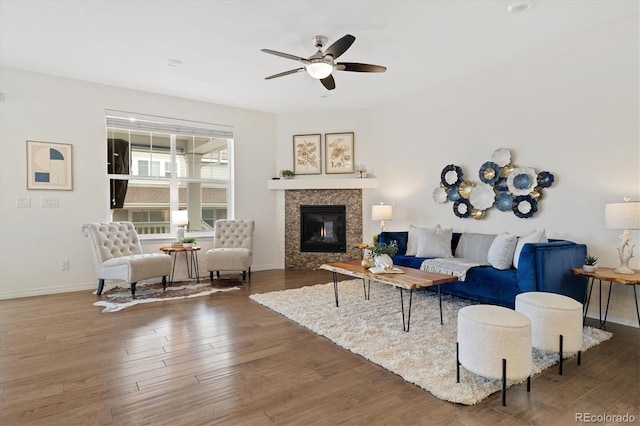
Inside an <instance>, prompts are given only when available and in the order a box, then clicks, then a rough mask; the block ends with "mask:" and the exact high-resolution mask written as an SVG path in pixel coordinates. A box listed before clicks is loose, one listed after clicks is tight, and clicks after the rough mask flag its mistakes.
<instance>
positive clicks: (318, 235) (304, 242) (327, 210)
mask: <svg viewBox="0 0 640 426" xmlns="http://www.w3.org/2000/svg"><path fill="white" fill-rule="evenodd" d="M346 216H347V215H346V207H345V206H344V205H329V206H316V205H301V206H300V251H301V252H321V253H346V252H347V221H346Z"/></svg>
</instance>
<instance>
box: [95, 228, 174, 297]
mask: <svg viewBox="0 0 640 426" xmlns="http://www.w3.org/2000/svg"><path fill="white" fill-rule="evenodd" d="M82 233H83V234H84V235H85V236H86V237H89V240H90V241H91V243H92V248H93V250H92V251H91V253H92V254H93V260H94V262H95V266H96V275H97V276H98V291H97V293H98V294H102V289H103V288H104V280H105V279H107V280H124V281H126V282H128V283H130V284H131V296H132V297H135V295H136V283H137V282H138V281H140V280H146V279H149V278H154V277H160V276H161V277H162V287H163V288H165V287H166V285H167V276H168V275H169V274H170V273H171V256H169V255H168V254H163V253H151V254H144V253H142V246H141V245H140V240H139V239H138V233H137V232H136V228H135V227H134V226H133V223H131V222H111V223H85V224H84V225H82Z"/></svg>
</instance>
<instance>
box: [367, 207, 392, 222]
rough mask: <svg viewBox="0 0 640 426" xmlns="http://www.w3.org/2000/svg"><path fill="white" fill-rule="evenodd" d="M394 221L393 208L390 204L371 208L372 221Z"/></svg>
mask: <svg viewBox="0 0 640 426" xmlns="http://www.w3.org/2000/svg"><path fill="white" fill-rule="evenodd" d="M391 219H393V207H392V206H391V205H389V204H378V205H375V206H372V207H371V220H391Z"/></svg>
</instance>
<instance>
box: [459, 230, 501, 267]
mask: <svg viewBox="0 0 640 426" xmlns="http://www.w3.org/2000/svg"><path fill="white" fill-rule="evenodd" d="M495 238H496V235H495V234H474V233H472V232H464V233H463V234H462V235H461V236H460V241H458V246H457V247H456V257H459V258H461V259H467V260H470V261H476V262H479V263H487V262H488V259H487V254H488V253H489V248H490V247H491V244H492V243H493V240H494V239H495Z"/></svg>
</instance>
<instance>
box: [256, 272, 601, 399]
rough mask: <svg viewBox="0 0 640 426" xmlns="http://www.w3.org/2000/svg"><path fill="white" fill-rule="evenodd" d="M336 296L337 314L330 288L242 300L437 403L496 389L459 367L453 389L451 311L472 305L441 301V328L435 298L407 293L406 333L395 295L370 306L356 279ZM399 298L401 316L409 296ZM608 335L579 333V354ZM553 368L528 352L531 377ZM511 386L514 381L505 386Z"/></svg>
mask: <svg viewBox="0 0 640 426" xmlns="http://www.w3.org/2000/svg"><path fill="white" fill-rule="evenodd" d="M338 292H339V302H340V307H339V308H336V305H335V298H334V292H333V283H328V284H319V285H314V286H307V287H301V288H297V289H291V290H283V291H276V292H271V293H264V294H252V295H251V296H249V297H250V298H251V299H253V300H255V301H256V302H258V303H260V304H262V305H264V306H266V307H268V308H270V309H272V310H274V311H276V312H278V313H280V314H282V315H284V316H285V317H287V318H289V319H291V320H293V321H295V322H297V323H298V324H300V325H302V326H304V327H306V328H308V329H309V330H311V331H313V332H315V333H317V334H320V335H322V336H325V337H327V338H328V339H330V340H331V341H333V342H334V343H336V344H337V345H339V346H342V347H343V348H345V349H348V350H350V351H351V352H353V353H356V354H358V355H360V356H362V357H364V358H366V359H368V360H369V361H372V362H374V363H376V364H378V365H380V366H382V367H384V368H386V369H387V370H389V371H392V372H393V373H395V374H397V375H399V376H400V377H402V378H403V379H404V380H406V381H408V382H410V383H413V384H415V385H417V386H420V387H421V388H423V389H425V390H427V391H429V392H431V393H432V394H433V395H434V396H436V397H437V398H440V399H443V400H446V401H451V402H455V403H460V404H465V405H473V404H476V403H478V402H480V401H481V400H483V399H484V398H486V397H488V396H489V395H491V394H492V393H494V392H497V391H499V390H501V386H502V385H501V381H500V380H492V379H488V378H484V377H481V376H477V375H475V374H473V373H471V372H469V371H467V370H466V369H465V368H463V367H460V383H456V346H455V345H456V334H457V316H458V310H459V309H460V308H462V307H464V306H468V305H470V304H474V302H471V301H469V300H465V299H461V298H458V297H455V296H448V295H444V294H443V295H442V312H443V316H444V325H440V311H439V308H438V294H437V292H432V291H417V292H415V291H414V294H413V303H412V308H411V325H410V331H409V332H408V333H407V332H404V331H403V329H402V311H401V307H400V295H399V290H398V289H397V288H395V287H392V286H389V285H385V284H380V283H375V282H372V283H371V297H370V300H365V298H364V290H363V283H362V280H349V281H341V282H339V283H338ZM404 296H405V297H404V302H405V309H406V307H407V304H408V300H409V297H408V296H409V294H408V292H406V291H405V294H404ZM611 336H612V334H611V333H609V332H607V331H603V330H600V329H597V328H593V327H584V343H583V352H584V351H586V350H587V349H589V348H591V347H593V346H596V345H598V344H600V343H602V342H604V341H606V340H608V339H610V338H611ZM574 356H575V354H572V357H574ZM573 362H575V361H573ZM557 363H558V356H557V353H552V352H544V351H540V350H538V349H535V348H534V349H533V372H532V375H533V374H538V373H540V372H541V371H542V370H544V369H546V368H548V367H550V366H552V365H554V364H557ZM513 384H516V382H509V383H508V386H511V385H513Z"/></svg>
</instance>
